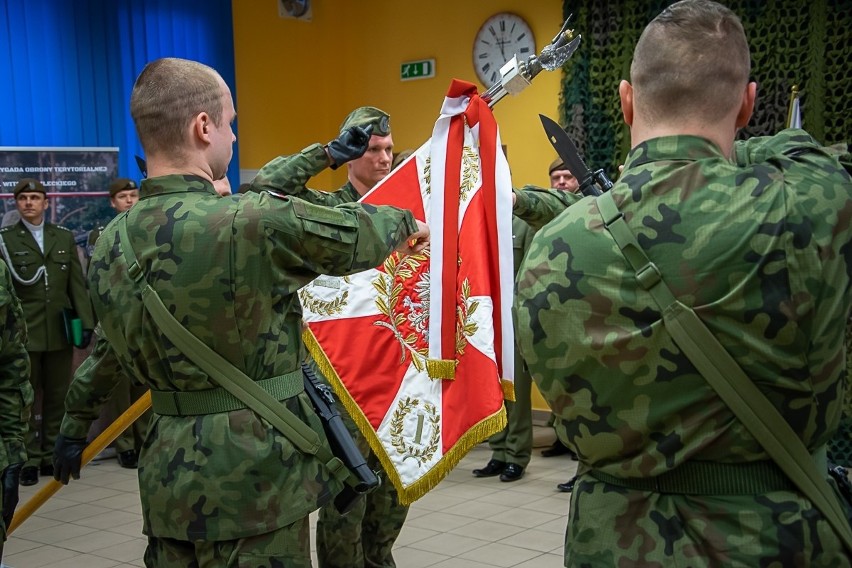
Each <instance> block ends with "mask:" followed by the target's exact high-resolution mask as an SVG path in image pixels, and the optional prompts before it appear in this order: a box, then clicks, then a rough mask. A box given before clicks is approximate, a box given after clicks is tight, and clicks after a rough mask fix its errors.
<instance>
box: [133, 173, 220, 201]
mask: <svg viewBox="0 0 852 568" xmlns="http://www.w3.org/2000/svg"><path fill="white" fill-rule="evenodd" d="M169 193H209V194H211V195H213V196H216V197H218V196H219V194H218V193H216V190H215V189H213V183H212V182H211V181H210V180H208V179H205V178H203V177H200V176H196V175H189V174H183V175H181V174H172V175H167V176H158V177H153V178H146V179H143V180H142V184H141V187H140V188H139V199H147V198H149V197H153V196H155V195H166V194H169Z"/></svg>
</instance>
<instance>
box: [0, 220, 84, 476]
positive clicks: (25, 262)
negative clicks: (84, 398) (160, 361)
mask: <svg viewBox="0 0 852 568" xmlns="http://www.w3.org/2000/svg"><path fill="white" fill-rule="evenodd" d="M0 238H2V239H3V244H4V245H5V248H6V251H7V252H8V259H9V261H10V269H11V270H12V272H13V274H12V275H13V279H14V284H15V292H16V293H17V295H18V297H19V298H20V300H21V305H22V306H23V309H24V317H25V319H26V322H27V352H28V353H29V356H30V382H31V384H32V386H33V389H34V390H35V392H37V393H38V392H40V393H41V396H42V399H41V417H42V418H41V429H38V428H37V425H36V423H35V416H32V417H31V419H30V428H29V432H28V433H27V454H28V459H27V463H26V465H27V466H35V467H38V466H52V464H53V446H54V444H55V443H56V437H57V435H58V434H59V424H60V422H61V421H62V415H63V413H64V412H65V406H64V401H65V393H66V391H67V390H68V382H69V381H70V379H71V361H72V358H73V347H72V345H71V344H70V343H69V342H68V338H67V336H66V332H65V324H64V320H63V315H62V311H63V309H66V308H71V309H73V310H74V311H75V312H76V313H77V316H78V317H79V318H80V320H81V322H82V324H83V329H93V328H94V327H95V325H94V316H93V314H92V305H91V303H90V301H89V295H88V292H87V291H86V282H85V280H84V279H83V268H82V265H81V264H80V259H79V257H78V256H77V245H76V243H75V242H74V235H73V233H71V231H69V230H68V229H65V228H64V227H60V226H58V225H52V224H50V223H44V252H42V251H41V249H39V246H38V243H36V240H35V238H34V237H33V235H32V233H31V232H30V231H29V229H27V228H26V226H24V223H23V222H22V221H19V222H18V223H16V224H15V225H10V226H9V227H5V228H3V229H0ZM42 266H43V267H45V269H46V276H47V277H46V278H45V276H44V275H42V276H41V277H40V278H38V280H36V281H35V282H33V283H32V284H25V283H23V282H21V280H30V279H32V277H33V276H35V275H36V273H37V271H38V269H39V268H40V267H42Z"/></svg>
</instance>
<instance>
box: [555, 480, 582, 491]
mask: <svg viewBox="0 0 852 568" xmlns="http://www.w3.org/2000/svg"><path fill="white" fill-rule="evenodd" d="M575 483H577V478H576V477H572V478H571V479H569V480H568V481H566V482H565V483H559V484H558V485H557V486H556V488H557V489H558V490H559V491H561V492H562V493H571V492H572V491H574V484H575Z"/></svg>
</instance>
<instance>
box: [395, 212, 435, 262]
mask: <svg viewBox="0 0 852 568" xmlns="http://www.w3.org/2000/svg"><path fill="white" fill-rule="evenodd" d="M415 221H416V222H417V231H415V232H414V233H411V234H410V235H408V238H406V239H405V240H404V241H403V242H401V243H400V244H399V246H397V247H396V251H397V252H399V253H402V254H415V253H418V252H420V251H422V250H423V249H425V248H426V247H427V246H429V225H427V224H426V223H423V222H422V221H417V220H416V219H415Z"/></svg>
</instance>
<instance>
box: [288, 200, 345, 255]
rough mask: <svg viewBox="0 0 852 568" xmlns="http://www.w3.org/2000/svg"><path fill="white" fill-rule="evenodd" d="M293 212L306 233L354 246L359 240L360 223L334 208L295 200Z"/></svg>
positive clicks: (293, 201)
mask: <svg viewBox="0 0 852 568" xmlns="http://www.w3.org/2000/svg"><path fill="white" fill-rule="evenodd" d="M292 203H293V212H294V213H295V215H296V217H297V218H298V219H299V220H301V222H302V226H303V227H304V229H305V231H306V232H308V233H311V234H312V235H317V236H319V237H323V238H326V239H331V240H334V241H337V242H342V243H347V244H352V243H354V242H355V241H356V240H357V238H358V231H357V230H356V229H357V227H358V221H357V219H355V218H354V216H351V215H346V214H345V213H343V212H342V211H338V210H336V209H334V208H332V207H323V206H320V205H314V204H312V203H308V202H306V201H302V200H297V199H293V200H292Z"/></svg>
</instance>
